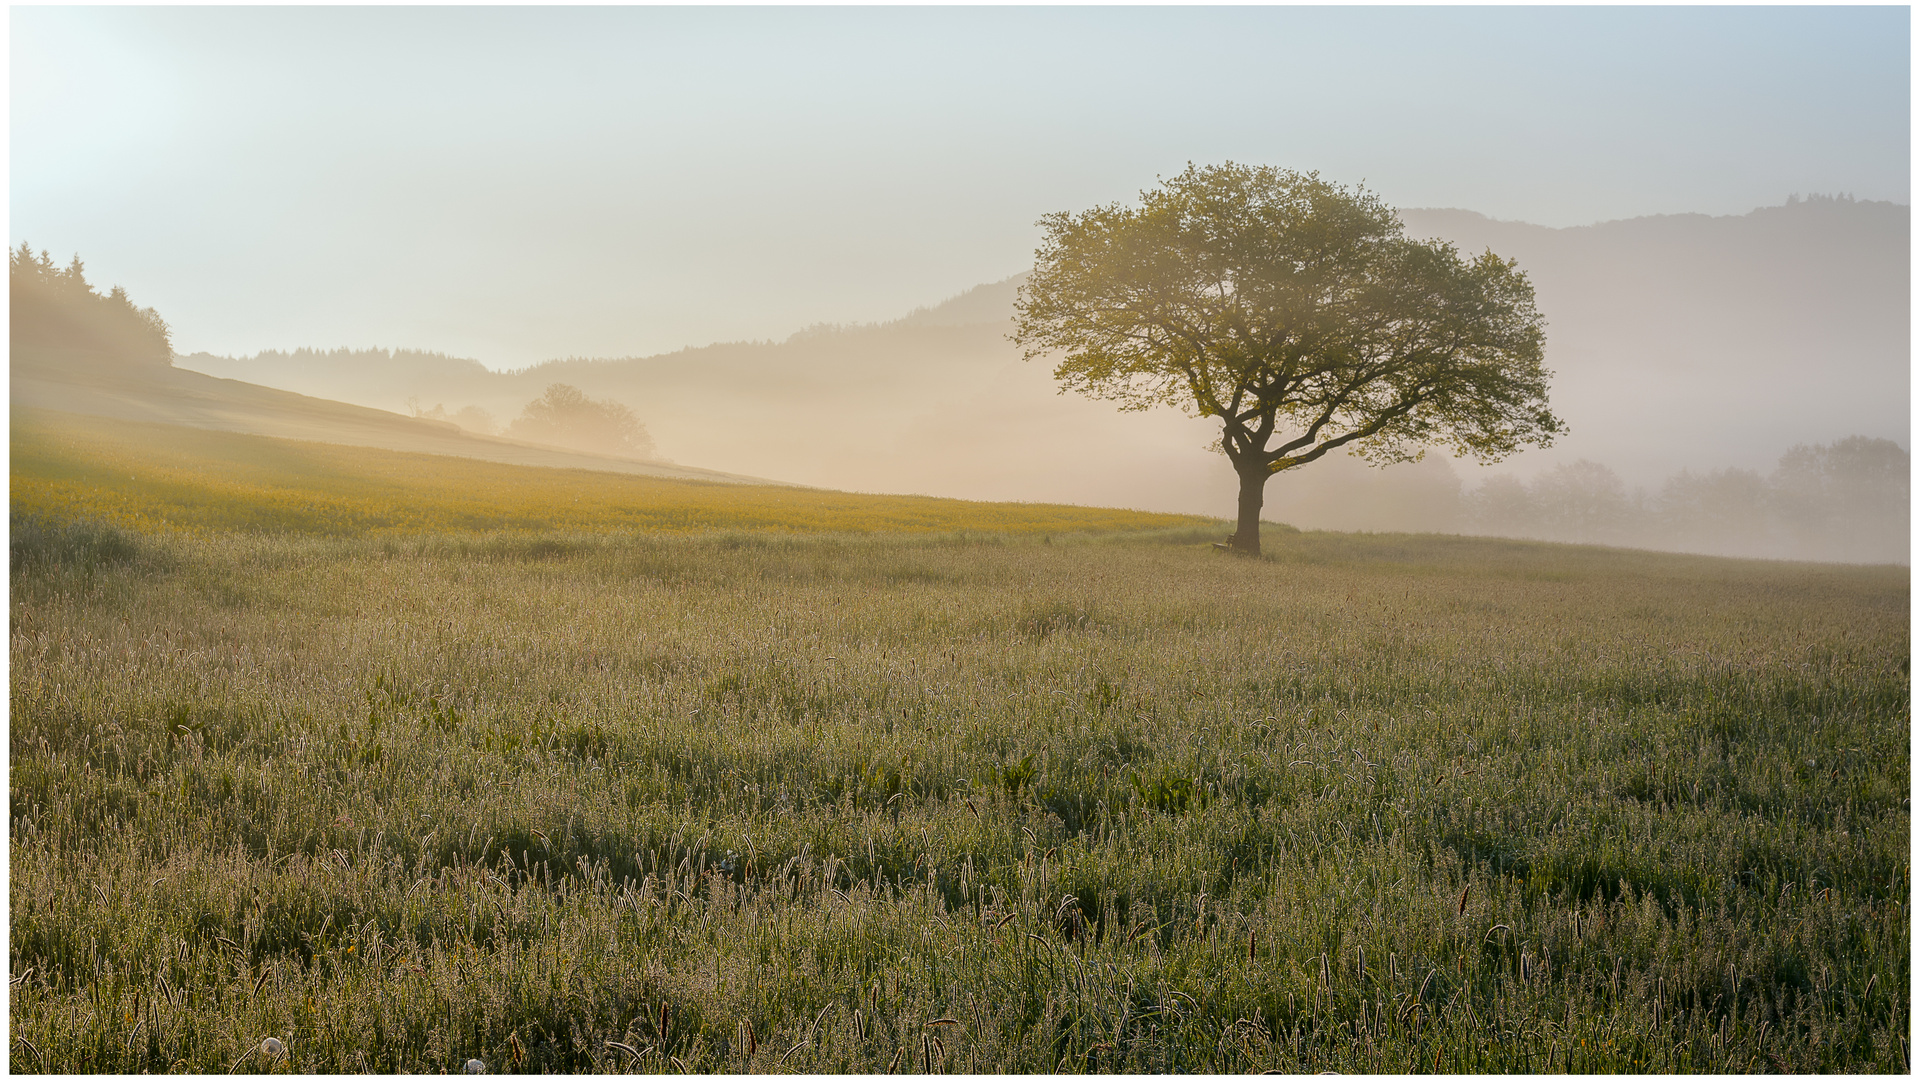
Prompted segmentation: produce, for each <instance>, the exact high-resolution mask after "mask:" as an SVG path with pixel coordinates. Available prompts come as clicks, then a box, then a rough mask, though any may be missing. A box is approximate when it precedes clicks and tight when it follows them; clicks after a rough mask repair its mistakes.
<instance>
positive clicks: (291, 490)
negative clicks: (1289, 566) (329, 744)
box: [11, 409, 1219, 536]
mask: <svg viewBox="0 0 1920 1080" xmlns="http://www.w3.org/2000/svg"><path fill="white" fill-rule="evenodd" d="M12 421H13V423H12V453H13V458H12V469H11V472H12V512H13V514H14V515H15V516H16V517H19V516H21V515H42V516H49V517H56V518H67V519H71V518H93V519H99V520H104V521H111V522H115V523H118V524H122V525H126V526H129V527H133V528H137V529H141V530H143V531H150V530H156V529H160V530H186V531H200V530H212V531H243V532H264V533H291V534H308V535H326V536H344V535H370V534H381V535H396V534H409V533H422V532H442V531H447V530H489V531H491V530H510V531H549V530H563V531H581V532H606V531H620V530H647V531H660V532H686V531H692V530H701V529H753V530H773V531H788V532H805V533H817V532H888V533H892V532H904V533H941V532H972V531H980V532H999V533H1028V534H1033V533H1064V532H1106V531H1118V530H1128V531H1131V530H1143V529H1166V528H1182V527H1213V526H1215V525H1217V524H1219V523H1217V522H1214V521H1212V520H1211V519H1207V518H1200V517H1191V516H1184V515H1178V514H1155V513H1143V512H1139V511H1133V510H1113V509H1101V508H1094V507H1079V506H1061V505H1048V504H1035V503H990V502H969V501H966V500H962V499H941V498H931V497H926V496H914V495H861V494H851V493H847V492H838V491H826V490H820V489H815V488H801V487H782V486H773V485H745V484H727V483H710V482H701V481H691V480H677V479H665V478H657V477H648V476H634V475H629V474H623V473H612V472H597V471H592V470H586V469H551V468H534V467H528V466H520V465H503V464H496V463H493V462H485V461H476V460H473V459H469V458H458V457H449V456H444V455H438V454H419V453H403V452H399V451H393V450H381V449H374V448H369V447H360V446H342V445H336V444H331V443H316V442H300V441H295V440H289V439H276V438H270V437H267V436H261V435H241V434H235V433H232V432H223V431H208V430H204V429H200V428H189V427H181V426H176V425H170V424H143V423H133V422H128V421H124V420H111V419H105V418H100V417H89V416H78V415H74V414H67V413H48V412H42V411H38V410H28V409H16V410H14V411H13V414H12Z"/></svg>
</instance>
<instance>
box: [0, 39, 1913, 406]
mask: <svg viewBox="0 0 1920 1080" xmlns="http://www.w3.org/2000/svg"><path fill="white" fill-rule="evenodd" d="M1908 21H1909V13H1908V11H1907V9H1905V8H1902V7H1881V8H1688V9H1659V8H1652V9H1648V8H1598V9H1596V8H1583V9H1525V8H1480V9H1447V8H1393V9H1372V8H1353V7H1347V8H1309V9H1295V8H1228V9H1183V8H1175V9H1167V8H1121V9H1112V8H1053V9H1022V8H959V9H955V8H937V9H935V8H912V9H892V8H854V9H826V10H823V9H792V8H783V9H749V8H706V9H677V8H643V9H616V8H582V9H564V10H561V9H512V8H485V9H466V8H425V9H397V8H199V9H168V8H31V7H16V8H14V9H12V11H11V14H10V23H11V30H12V56H11V60H12V83H11V88H12V114H11V122H12V133H13V134H12V139H13V141H12V154H11V168H12V193H11V203H10V211H11V221H10V225H9V234H10V238H11V241H12V242H13V243H14V244H16V245H17V244H18V243H20V242H21V241H23V240H24V241H30V242H32V243H33V244H34V245H35V246H36V247H46V248H49V249H51V250H52V252H53V253H54V254H55V256H56V258H58V259H59V260H60V261H62V262H64V261H65V259H66V258H67V257H68V256H69V255H71V254H73V253H76V252H77V253H80V254H81V255H82V256H83V257H84V258H85V259H86V260H87V262H88V266H89V271H90V277H91V278H92V279H93V280H94V281H95V282H97V283H98V284H100V285H101V286H102V287H105V286H106V285H109V284H120V285H124V286H126V287H127V289H128V290H129V291H130V293H132V294H133V296H134V297H135V298H136V299H137V300H138V301H139V302H140V303H142V304H151V305H153V306H155V307H157V308H158V309H159V310H160V311H161V312H162V313H163V314H164V315H165V316H166V318H167V319H168V321H169V322H170V323H171V324H172V326H173V329H174V335H175V345H176V347H177V348H178V349H179V351H180V352H182V353H190V352H195V351H202V350H204V351H208V352H213V353H219V354H227V355H240V354H248V353H252V352H256V351H259V350H263V349H292V348H296V347H301V346H315V347H335V346H385V347H408V348H419V349H431V350H437V351H440V352H445V353H449V354H453V355H456V356H469V357H473V358H476V359H479V360H480V361H482V362H483V363H485V364H487V365H489V366H491V367H494V368H512V367H519V366H524V365H527V364H531V363H535V362H538V361H542V360H547V359H551V358H557V357H564V356H598V357H615V356H637V355H647V354H653V353H660V352H664V351H669V350H673V349H678V348H681V347H684V346H692V345H703V344H707V343H710V342H716V341H734V340H753V339H784V338H785V337H787V336H788V335H789V334H791V333H792V332H794V331H795V330H798V329H801V328H802V327H805V326H808V325H810V324H815V323H822V322H831V323H857V322H872V321H882V320H888V319H893V318H898V317H899V316H901V315H904V314H905V313H907V312H908V311H910V310H912V309H914V308H915V307H918V306H922V305H928V304H933V303H936V302H938V301H940V300H942V299H944V298H947V297H949V296H952V295H954V294H957V293H959V292H961V291H963V290H965V289H967V288H969V287H972V286H974V285H977V284H980V283H983V282H989V281H999V280H1003V279H1005V278H1007V277H1008V276H1010V275H1012V274H1015V273H1018V272H1020V271H1022V270H1024V269H1026V268H1027V266H1028V265H1029V264H1030V262H1031V254H1032V249H1033V246H1034V244H1035V241H1036V240H1037V238H1038V236H1039V233H1038V230H1037V228H1036V226H1035V221H1036V219H1038V218H1039V217H1040V216H1041V215H1043V214H1046V213H1049V212H1053V211H1060V210H1078V209H1082V208H1085V207H1087V206H1090V205H1093V204H1096V203H1101V202H1107V201H1114V200H1126V199H1130V198H1131V197H1133V195H1134V194H1135V193H1136V192H1137V191H1139V190H1140V189H1141V188H1143V187H1147V186H1150V185H1152V184H1153V183H1154V182H1155V178H1156V176H1162V175H1171V174H1173V173H1176V172H1178V171H1179V170H1180V169H1181V168H1183V167H1184V166H1185V164H1186V163H1187V162H1188V161H1190V160H1191V161H1199V162H1210V161H1221V160H1228V159H1231V160H1236V161H1247V162H1256V163H1265V164H1274V165H1280V166H1285V167H1292V168H1303V169H1317V170H1319V171H1321V172H1322V173H1323V174H1325V175H1327V176H1328V177H1330V178H1333V179H1336V180H1339V181H1341V182H1345V183H1352V182H1360V181H1364V182H1365V183H1366V184H1367V185H1368V186H1369V187H1371V188H1372V189H1374V190H1376V191H1378V192H1379V193H1380V194H1381V195H1382V196H1383V197H1384V198H1385V199H1386V200H1387V201H1388V202H1389V203H1391V204H1393V205H1396V206H1400V207H1407V208H1419V207H1453V208H1461V209H1467V210H1472V211H1477V212H1479V213H1482V214H1486V215H1488V216H1490V217H1493V218H1497V219H1503V220H1517V221H1526V222H1531V223H1534V224H1539V225H1549V226H1569V225H1583V224H1590V223H1595V222H1601V221H1607V220H1613V219H1620V218H1630V217H1635V216H1640V215H1648V214H1662V213H1687V212H1697V213H1706V214H1717V215H1729V214H1744V213H1746V212H1748V211H1750V210H1752V209H1754V208H1756V207H1761V206H1773V205H1779V204H1781V203H1783V202H1784V201H1785V200H1786V198H1787V197H1788V196H1789V195H1792V194H1795V193H1828V194H1832V193H1842V192H1844V193H1850V194H1852V195H1853V196H1855V197H1856V198H1859V199H1863V200H1889V201H1893V202H1897V203H1906V202H1907V201H1908V189H1909V167H1908V156H1909V155H1908V127H1909V105H1908V102H1909V98H1908V83H1909V51H1908Z"/></svg>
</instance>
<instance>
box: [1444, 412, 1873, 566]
mask: <svg viewBox="0 0 1920 1080" xmlns="http://www.w3.org/2000/svg"><path fill="white" fill-rule="evenodd" d="M1908 470H1909V455H1908V453H1907V451H1905V450H1902V449H1901V448H1900V445H1899V444H1898V443H1895V442H1892V441H1890V440H1887V439H1871V438H1866V437H1864V436H1858V435H1856V436H1853V437H1851V438H1846V439H1841V440H1840V441H1838V442H1835V443H1832V444H1830V445H1824V446H1796V447H1794V448H1793V449H1791V450H1789V451H1787V453H1786V454H1785V455H1783V456H1782V457H1781V458H1780V462H1779V465H1778V466H1777V467H1776V468H1775V469H1774V470H1773V472H1772V474H1771V475H1768V476H1762V475H1760V474H1759V473H1757V472H1754V471H1752V470H1748V469H1721V470H1719V471H1717V472H1707V473H1695V472H1692V471H1690V470H1685V469H1683V470H1681V471H1680V473H1678V474H1677V475H1675V476H1673V477H1671V478H1669V479H1668V480H1667V482H1666V483H1665V484H1664V485H1663V486H1662V487H1661V488H1660V490H1659V491H1658V492H1657V493H1649V492H1646V491H1642V490H1635V491H1628V490H1627V487H1626V485H1625V484H1624V483H1622V482H1621V480H1620V477H1619V476H1618V475H1617V474H1615V473H1614V471H1613V470H1612V469H1609V468H1607V467H1606V466H1605V465H1601V464H1599V463H1597V462H1592V461H1578V462H1574V463H1572V464H1568V465H1561V466H1558V467H1557V468H1555V469H1553V470H1552V471H1551V472H1548V473H1545V474H1543V475H1541V476H1538V477H1535V478H1534V479H1533V480H1532V481H1531V482H1527V483H1522V482H1521V481H1519V480H1517V479H1514V478H1512V477H1496V478H1493V479H1490V480H1487V481H1485V482H1483V483H1481V484H1480V485H1479V486H1478V487H1476V488H1474V489H1472V490H1470V491H1464V492H1462V493H1461V495H1460V503H1461V506H1460V510H1461V515H1460V522H1459V524H1460V526H1461V527H1462V529H1463V531H1465V532H1470V533H1480V534H1483V535H1490V536H1514V537H1522V538H1527V539H1539V540H1561V541H1568V542H1573V543H1591V544H1617V545H1626V546H1631V547H1651V548H1662V549H1665V550H1670V551H1695V552H1701V553H1705V554H1715V555H1736V556H1748V557H1754V558H1789V559H1793V558H1806V559H1837V560H1841V561H1845V562H1905V561H1906V560H1907V555H1908V537H1909V524H1908V514H1907V506H1908V497H1909V490H1908V488H1909V472H1908Z"/></svg>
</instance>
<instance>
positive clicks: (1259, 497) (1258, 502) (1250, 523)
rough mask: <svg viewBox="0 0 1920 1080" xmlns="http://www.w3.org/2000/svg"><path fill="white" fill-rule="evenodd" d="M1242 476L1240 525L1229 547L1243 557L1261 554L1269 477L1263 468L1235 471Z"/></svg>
mask: <svg viewBox="0 0 1920 1080" xmlns="http://www.w3.org/2000/svg"><path fill="white" fill-rule="evenodd" d="M1235 471H1237V472H1238V473H1239V474H1240V524H1239V528H1238V529H1236V530H1235V531H1234V534H1233V538H1232V539H1230V540H1228V541H1227V546H1229V547H1231V548H1233V550H1235V551H1237V552H1239V553H1240V554H1242V555H1258V554H1260V508H1261V507H1262V506H1263V505H1265V504H1266V500H1267V477H1269V476H1271V475H1273V474H1272V473H1269V472H1268V471H1267V470H1265V469H1263V468H1253V469H1239V470H1235Z"/></svg>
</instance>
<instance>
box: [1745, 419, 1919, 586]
mask: <svg viewBox="0 0 1920 1080" xmlns="http://www.w3.org/2000/svg"><path fill="white" fill-rule="evenodd" d="M1911 469H1912V460H1911V458H1910V457H1909V455H1908V454H1907V451H1905V450H1903V449H1901V447H1900V444H1899V443H1896V442H1894V441H1892V440H1890V439H1875V438H1868V437H1867V436H1864V435H1853V436H1849V437H1848V438H1845V439H1841V440H1839V441H1838V442H1835V443H1832V444H1830V445H1800V446H1796V447H1794V448H1793V449H1791V450H1789V451H1787V452H1786V453H1785V454H1783V455H1781V457H1780V464H1779V467H1778V468H1776V469H1775V470H1774V473H1773V476H1772V477H1771V478H1770V483H1769V487H1770V489H1771V492H1770V493H1771V496H1772V498H1771V502H1772V504H1773V506H1774V509H1775V512H1776V513H1777V514H1778V515H1779V516H1780V518H1781V519H1782V522H1783V524H1784V525H1785V526H1786V529H1787V531H1788V533H1789V535H1791V536H1792V538H1793V542H1794V545H1795V547H1796V553H1797V554H1801V555H1803V556H1811V557H1816V558H1843V559H1852V560H1861V561H1876V562H1879V561H1884V562H1895V561H1899V560H1901V559H1902V558H1903V557H1904V556H1905V555H1906V553H1907V550H1908V538H1909V536H1910V532H1909V517H1908V505H1909V498H1910V490H1911V479H1910V477H1911Z"/></svg>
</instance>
